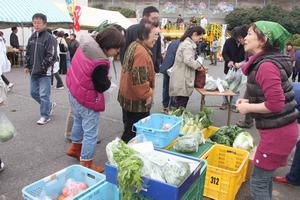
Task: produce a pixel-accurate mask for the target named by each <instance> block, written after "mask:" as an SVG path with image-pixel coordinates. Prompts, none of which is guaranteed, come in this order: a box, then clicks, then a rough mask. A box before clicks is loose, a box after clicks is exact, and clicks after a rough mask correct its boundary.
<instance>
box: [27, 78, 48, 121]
mask: <svg viewBox="0 0 300 200" xmlns="http://www.w3.org/2000/svg"><path fill="white" fill-rule="evenodd" d="M30 95H31V97H32V98H33V99H34V100H36V102H38V103H39V104H40V115H41V116H42V117H45V118H49V117H50V110H51V107H52V103H51V101H50V95H51V77H50V76H41V77H35V76H31V78H30Z"/></svg>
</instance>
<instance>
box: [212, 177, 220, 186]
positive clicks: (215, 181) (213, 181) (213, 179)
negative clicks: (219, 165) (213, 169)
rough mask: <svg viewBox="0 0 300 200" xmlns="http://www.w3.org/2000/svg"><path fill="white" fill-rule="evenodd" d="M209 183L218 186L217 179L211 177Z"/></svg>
mask: <svg viewBox="0 0 300 200" xmlns="http://www.w3.org/2000/svg"><path fill="white" fill-rule="evenodd" d="M210 183H211V184H215V185H219V178H217V177H214V176H211V177H210Z"/></svg>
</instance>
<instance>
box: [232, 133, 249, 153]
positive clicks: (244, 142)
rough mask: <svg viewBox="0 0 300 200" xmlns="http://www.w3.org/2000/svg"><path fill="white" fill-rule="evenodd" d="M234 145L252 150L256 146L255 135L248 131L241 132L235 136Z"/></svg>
mask: <svg viewBox="0 0 300 200" xmlns="http://www.w3.org/2000/svg"><path fill="white" fill-rule="evenodd" d="M232 147H234V148H238V149H244V150H247V151H250V150H251V149H252V148H253V147H254V142H253V137H252V136H251V134H250V133H248V132H241V133H239V134H238V135H237V137H236V138H235V140H234V142H233V145H232Z"/></svg>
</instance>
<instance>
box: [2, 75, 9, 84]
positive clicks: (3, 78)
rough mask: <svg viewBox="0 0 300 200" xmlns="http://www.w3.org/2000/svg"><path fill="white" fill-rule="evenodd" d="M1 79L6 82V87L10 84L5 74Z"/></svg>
mask: <svg viewBox="0 0 300 200" xmlns="http://www.w3.org/2000/svg"><path fill="white" fill-rule="evenodd" d="M1 78H2V80H3V81H4V83H5V84H6V85H8V84H9V80H8V79H7V78H6V77H5V76H4V75H3V74H2V75H1Z"/></svg>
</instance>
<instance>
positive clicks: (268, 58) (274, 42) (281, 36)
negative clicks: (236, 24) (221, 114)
mask: <svg viewBox="0 0 300 200" xmlns="http://www.w3.org/2000/svg"><path fill="white" fill-rule="evenodd" d="M288 38H289V33H288V32H287V30H286V29H285V28H283V27H282V26H281V25H280V24H278V23H275V22H269V21H258V22H255V23H254V24H252V25H251V26H250V28H249V30H248V35H247V36H246V38H245V45H244V47H245V51H246V52H247V53H250V54H252V55H253V56H252V57H251V58H250V59H249V61H248V62H247V63H246V64H245V65H244V66H243V69H242V70H243V73H244V74H245V75H246V76H247V89H246V91H247V95H246V96H247V97H248V99H239V100H238V101H237V109H238V110H239V112H240V113H241V114H247V113H250V114H251V116H252V117H253V118H254V119H255V125H256V128H257V129H258V133H259V135H260V140H259V144H258V146H257V150H256V153H255V157H254V160H253V162H254V169H253V172H252V176H251V180H250V189H251V195H252V196H253V198H254V199H255V200H261V199H264V200H270V199H272V176H273V173H274V171H275V170H276V169H277V168H279V167H282V166H286V165H287V159H288V156H289V154H290V153H291V151H292V149H293V148H294V146H295V144H296V142H297V138H298V126H297V122H296V119H297V116H298V112H297V111H296V105H297V103H296V101H295V99H294V96H295V94H294V92H293V86H292V85H291V83H290V82H289V77H290V76H291V74H292V64H291V60H290V58H289V57H288V56H285V55H283V54H282V53H280V51H281V52H282V51H283V50H284V47H285V43H286V41H287V39H288Z"/></svg>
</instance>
